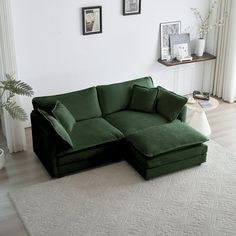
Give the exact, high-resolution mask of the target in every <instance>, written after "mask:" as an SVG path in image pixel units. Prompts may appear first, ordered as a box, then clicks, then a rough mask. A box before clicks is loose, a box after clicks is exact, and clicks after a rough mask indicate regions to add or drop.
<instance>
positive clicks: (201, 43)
mask: <svg viewBox="0 0 236 236" xmlns="http://www.w3.org/2000/svg"><path fill="white" fill-rule="evenodd" d="M205 45H206V40H205V39H197V40H196V51H195V53H196V55H197V56H198V57H201V56H202V55H203V53H204V51H205Z"/></svg>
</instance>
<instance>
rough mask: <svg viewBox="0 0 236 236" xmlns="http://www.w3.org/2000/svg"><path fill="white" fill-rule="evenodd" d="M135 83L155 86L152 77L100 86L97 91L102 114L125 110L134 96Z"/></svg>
mask: <svg viewBox="0 0 236 236" xmlns="http://www.w3.org/2000/svg"><path fill="white" fill-rule="evenodd" d="M135 84H136V85H140V86H145V87H148V88H152V87H153V82H152V78H151V77H143V78H140V79H136V80H130V81H126V82H123V83H117V84H110V85H102V86H98V87H97V92H98V98H99V102H100V106H101V110H102V114H103V115H104V116H105V115H108V114H111V113H113V112H117V111H121V110H125V109H126V108H127V107H128V105H129V102H130V99H131V96H132V88H133V86H134V85H135Z"/></svg>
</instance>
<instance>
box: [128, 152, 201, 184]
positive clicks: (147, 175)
mask: <svg viewBox="0 0 236 236" xmlns="http://www.w3.org/2000/svg"><path fill="white" fill-rule="evenodd" d="M126 160H127V161H128V162H129V163H130V164H131V165H132V166H133V167H134V168H135V170H136V171H138V173H139V174H140V175H141V176H143V178H144V179H146V180H149V179H152V178H154V177H158V176H160V175H165V174H169V173H172V172H175V171H179V170H182V169H185V168H189V167H193V166H196V165H201V164H202V163H203V162H205V161H206V154H202V155H198V156H192V157H191V158H189V159H184V160H180V161H176V162H173V163H170V164H167V165H162V166H157V167H153V168H145V167H143V166H142V165H140V164H139V163H138V162H137V160H136V159H134V158H133V157H131V156H130V155H127V159H126Z"/></svg>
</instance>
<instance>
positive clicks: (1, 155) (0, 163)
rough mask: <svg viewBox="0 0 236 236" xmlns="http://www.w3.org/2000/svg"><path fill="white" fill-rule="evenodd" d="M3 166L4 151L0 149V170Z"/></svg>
mask: <svg viewBox="0 0 236 236" xmlns="http://www.w3.org/2000/svg"><path fill="white" fill-rule="evenodd" d="M4 165H5V154H4V151H3V150H2V149H1V148H0V170H1V169H2V168H3V167H4Z"/></svg>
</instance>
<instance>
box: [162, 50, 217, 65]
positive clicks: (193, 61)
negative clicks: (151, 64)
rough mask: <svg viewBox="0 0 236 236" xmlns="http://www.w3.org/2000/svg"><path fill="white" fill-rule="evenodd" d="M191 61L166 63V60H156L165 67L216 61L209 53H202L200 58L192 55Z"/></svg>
mask: <svg viewBox="0 0 236 236" xmlns="http://www.w3.org/2000/svg"><path fill="white" fill-rule="evenodd" d="M191 56H192V58H193V59H192V61H183V62H180V61H177V60H176V59H175V60H173V61H166V60H161V59H158V62H159V63H161V64H162V65H165V66H178V65H183V64H189V63H195V62H202V61H210V60H214V59H216V56H214V55H211V54H210V53H204V54H203V56H202V57H198V56H197V55H195V54H192V55H191Z"/></svg>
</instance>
